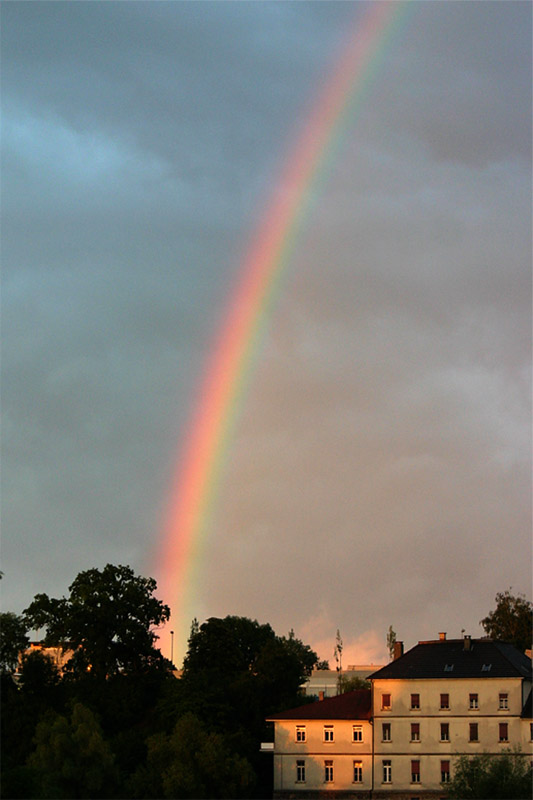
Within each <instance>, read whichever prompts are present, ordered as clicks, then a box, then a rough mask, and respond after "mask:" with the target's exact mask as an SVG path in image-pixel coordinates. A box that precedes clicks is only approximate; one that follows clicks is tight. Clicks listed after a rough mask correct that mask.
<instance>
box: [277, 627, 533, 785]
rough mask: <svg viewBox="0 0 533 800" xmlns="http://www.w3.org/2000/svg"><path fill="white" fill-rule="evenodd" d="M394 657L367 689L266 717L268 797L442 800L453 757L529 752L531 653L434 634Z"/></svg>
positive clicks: (531, 729)
mask: <svg viewBox="0 0 533 800" xmlns="http://www.w3.org/2000/svg"><path fill="white" fill-rule="evenodd" d="M395 655H396V658H395V659H394V661H392V662H391V663H390V664H388V665H387V666H385V667H383V668H382V669H380V670H378V671H377V672H375V673H373V674H372V675H370V681H371V685H372V689H371V690H369V691H367V692H366V693H365V690H361V691H359V692H353V693H348V694H346V695H340V696H338V697H332V698H327V699H325V700H322V702H318V703H314V704H310V705H307V706H302V707H301V708H300V709H294V710H293V711H286V712H283V713H282V714H280V715H276V716H273V717H272V718H271V719H272V721H273V722H274V723H275V741H274V791H275V796H277V797H304V796H310V797H311V796H316V795H317V794H321V793H323V792H324V791H327V792H328V794H330V793H333V794H336V795H339V796H346V797H347V796H352V797H358V796H359V797H365V796H367V797H369V796H372V797H374V798H391V797H396V798H398V800H422V798H436V797H445V796H446V783H447V782H448V781H449V780H450V778H451V776H452V771H453V763H454V758H455V757H456V756H457V755H461V754H467V755H474V754H476V753H482V752H488V753H491V754H498V753H501V752H502V751H503V750H505V749H509V748H512V747H520V749H521V750H522V752H525V753H531V752H532V744H533V724H532V720H531V687H532V676H531V660H530V659H529V658H527V657H526V656H525V655H524V654H521V653H519V652H518V651H517V650H516V649H515V648H514V647H512V646H511V645H508V644H505V643H502V642H493V641H490V640H487V639H477V640H472V639H471V638H470V637H468V636H466V637H464V638H463V639H455V640H447V639H446V635H445V634H440V635H439V639H438V640H435V641H427V642H419V644H418V645H416V646H415V647H413V648H412V649H411V650H409V651H408V652H407V653H405V654H403V648H402V646H401V643H398V648H397V651H396V653H395ZM365 694H366V698H367V699H366V700H365ZM343 698H344V699H343ZM367 709H368V710H367ZM348 714H351V716H347V715H348ZM356 730H357V731H359V730H360V731H361V733H360V734H359V733H357V734H356V733H355V731H356ZM302 731H304V733H302ZM359 735H360V736H361V738H360V739H359V738H357V737H358V736H359ZM302 737H303V738H302ZM354 737H356V738H354Z"/></svg>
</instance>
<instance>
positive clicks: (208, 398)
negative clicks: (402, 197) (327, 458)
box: [153, 0, 409, 655]
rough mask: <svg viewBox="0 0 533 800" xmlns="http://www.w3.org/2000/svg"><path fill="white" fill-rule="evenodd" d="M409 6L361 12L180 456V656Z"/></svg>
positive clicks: (172, 592) (284, 177) (271, 209)
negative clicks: (300, 274) (219, 531)
mask: <svg viewBox="0 0 533 800" xmlns="http://www.w3.org/2000/svg"><path fill="white" fill-rule="evenodd" d="M408 4H409V0H391V1H390V2H389V1H388V0H375V1H374V2H373V3H371V4H370V5H369V6H368V8H365V10H364V13H361V11H360V8H359V9H358V11H359V13H358V14H357V15H356V24H355V26H354V31H353V32H352V33H351V36H350V37H349V40H348V42H347V44H346V46H345V47H344V49H343V51H342V53H341V57H340V59H339V60H338V63H337V67H336V69H335V70H334V71H333V74H332V75H331V77H330V79H329V81H328V82H327V83H326V85H325V86H324V88H323V91H322V93H321V94H320V96H319V99H318V102H317V103H316V104H315V105H314V107H313V108H312V110H311V114H310V116H309V119H308V121H307V123H306V125H305V126H304V128H303V131H302V132H301V133H300V135H299V136H298V137H297V138H296V141H295V146H294V147H292V148H291V149H290V152H289V157H288V158H287V159H286V162H285V164H286V166H285V168H284V169H283V171H282V173H281V176H280V179H279V180H278V181H277V182H276V188H275V191H274V193H273V196H272V197H271V200H270V202H269V204H268V207H267V211H266V213H265V214H264V217H263V220H262V222H261V224H260V225H259V227H258V230H257V231H256V232H255V235H254V236H253V237H252V239H251V243H250V246H249V248H248V251H247V253H246V255H245V257H244V259H243V263H242V265H241V270H240V278H239V280H238V282H237V289H236V291H235V292H234V293H233V295H232V298H231V302H230V305H229V309H228V311H227V314H226V316H225V318H224V322H223V325H222V328H221V331H220V334H219V337H218V339H217V340H216V342H215V346H214V348H213V351H212V354H211V357H210V359H209V362H208V364H207V368H206V370H205V372H204V379H203V382H202V384H201V387H200V392H199V397H198V399H197V402H196V404H195V411H194V414H193V417H192V420H191V423H190V426H189V429H188V433H187V435H186V439H185V443H184V446H183V448H182V451H181V453H180V457H179V460H178V467H177V473H176V476H175V478H174V481H173V484H172V486H173V488H172V492H171V498H170V502H169V506H168V513H167V516H166V521H165V526H164V530H163V532H162V539H161V542H160V547H159V552H158V553H157V555H156V565H155V569H154V570H153V573H154V574H155V576H156V578H157V581H158V596H159V597H161V598H162V599H163V600H164V601H165V602H168V603H169V604H170V605H171V607H172V608H173V609H174V614H173V616H174V619H175V620H176V621H175V622H174V623H173V624H174V627H175V628H176V633H177V644H178V647H180V646H181V647H183V646H184V645H185V643H186V638H187V633H188V626H189V625H190V621H191V616H192V615H191V616H189V614H188V612H189V608H188V606H189V596H190V594H191V590H192V587H193V586H194V584H195V580H194V577H195V572H196V571H197V570H198V569H199V564H200V561H201V558H200V556H201V549H202V545H203V543H204V541H205V538H206V536H207V534H208V528H209V524H208V523H209V519H210V517H211V514H212V509H213V504H214V501H215V499H216V492H217V487H218V485H219V482H220V477H221V471H222V467H223V464H224V460H225V455H226V452H227V449H228V444H229V441H230V439H231V434H232V431H233V429H234V426H235V422H236V419H237V416H238V412H239V408H240V407H241V405H242V401H243V396H244V394H245V389H246V386H247V385H248V383H249V380H250V373H251V369H252V364H253V360H254V355H256V354H257V351H258V345H259V342H260V340H261V334H262V332H263V331H264V328H265V325H266V322H267V320H268V318H269V315H270V312H271V309H272V307H273V305H274V302H275V299H276V297H277V295H278V293H279V290H280V284H281V279H282V277H283V274H284V272H285V271H286V269H287V266H288V264H289V263H290V259H291V256H292V253H293V251H294V248H295V245H296V243H297V240H298V237H299V234H300V233H301V231H302V228H303V223H304V221H305V219H306V217H307V216H308V214H309V211H310V208H311V206H312V203H313V200H316V198H317V196H318V194H319V188H320V183H321V182H322V181H324V179H325V177H327V175H328V174H329V172H330V170H331V166H332V164H333V163H335V160H336V156H337V153H338V150H339V147H340V144H341V143H342V140H343V138H344V136H345V135H346V129H347V124H346V121H350V122H352V121H353V116H354V113H355V111H356V110H357V109H358V108H359V107H360V105H361V103H362V101H363V98H364V97H365V95H366V93H367V90H368V87H369V85H370V84H371V82H372V78H373V77H374V75H375V72H376V69H377V67H378V66H379V63H380V62H381V60H382V58H383V55H384V54H385V52H386V50H387V44H388V42H389V41H390V39H391V37H392V36H393V35H395V34H396V32H397V30H398V28H399V26H400V24H401V22H402V21H403V20H404V18H405V10H406V8H407V6H408ZM355 5H356V6H359V4H358V3H356V4H355ZM164 636H165V637H166V636H168V633H166V634H164ZM161 638H163V636H162V637H161ZM162 651H163V653H164V654H165V655H168V654H169V652H170V648H169V646H168V643H167V644H165V643H162Z"/></svg>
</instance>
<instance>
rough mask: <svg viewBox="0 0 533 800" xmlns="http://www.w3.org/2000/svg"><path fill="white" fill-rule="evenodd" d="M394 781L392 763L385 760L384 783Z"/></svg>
mask: <svg viewBox="0 0 533 800" xmlns="http://www.w3.org/2000/svg"><path fill="white" fill-rule="evenodd" d="M391 782H392V763H391V762H390V761H384V762H383V783H391Z"/></svg>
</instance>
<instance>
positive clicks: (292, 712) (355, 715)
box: [267, 689, 371, 722]
mask: <svg viewBox="0 0 533 800" xmlns="http://www.w3.org/2000/svg"><path fill="white" fill-rule="evenodd" d="M370 716H371V693H370V689H356V690H355V691H354V692H346V693H345V694H339V695H337V696H336V697H326V698H325V699H324V700H317V701H315V702H314V703H306V704H305V705H304V706H298V708H290V709H289V710H288V711H281V712H280V713H279V714H271V715H270V716H269V717H267V721H268V722H273V721H277V720H282V719H370Z"/></svg>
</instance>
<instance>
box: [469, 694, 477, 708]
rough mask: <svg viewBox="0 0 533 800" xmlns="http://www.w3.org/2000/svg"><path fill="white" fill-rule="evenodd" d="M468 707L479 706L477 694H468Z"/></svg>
mask: <svg viewBox="0 0 533 800" xmlns="http://www.w3.org/2000/svg"><path fill="white" fill-rule="evenodd" d="M468 708H479V705H478V697H477V694H470V695H469V696H468Z"/></svg>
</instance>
